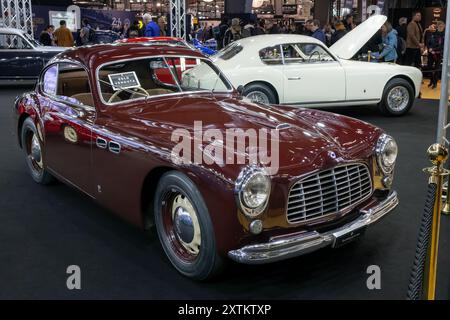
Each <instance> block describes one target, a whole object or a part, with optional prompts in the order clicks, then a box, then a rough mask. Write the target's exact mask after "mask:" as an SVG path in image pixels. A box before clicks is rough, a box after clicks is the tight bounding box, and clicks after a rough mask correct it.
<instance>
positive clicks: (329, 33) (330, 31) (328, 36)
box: [324, 23, 335, 47]
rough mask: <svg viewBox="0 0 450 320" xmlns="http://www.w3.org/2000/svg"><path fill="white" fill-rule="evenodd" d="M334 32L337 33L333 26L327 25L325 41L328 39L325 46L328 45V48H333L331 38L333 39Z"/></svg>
mask: <svg viewBox="0 0 450 320" xmlns="http://www.w3.org/2000/svg"><path fill="white" fill-rule="evenodd" d="M334 32H335V31H334V30H333V28H332V27H331V24H330V23H327V24H326V25H325V28H324V33H325V39H326V42H325V44H326V45H327V47H331V38H333V34H334Z"/></svg>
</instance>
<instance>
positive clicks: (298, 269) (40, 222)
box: [0, 88, 450, 299]
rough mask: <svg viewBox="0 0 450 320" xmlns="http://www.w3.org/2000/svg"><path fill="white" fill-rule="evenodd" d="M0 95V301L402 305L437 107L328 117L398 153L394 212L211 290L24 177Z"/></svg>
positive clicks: (136, 235)
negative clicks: (70, 285)
mask: <svg viewBox="0 0 450 320" xmlns="http://www.w3.org/2000/svg"><path fill="white" fill-rule="evenodd" d="M24 90H26V88H14V89H0V99H1V100H0V101H1V107H0V145H2V146H3V149H2V152H1V157H0V168H1V169H0V193H1V196H0V208H1V209H0V299H48V298H56V299H103V298H104V299H117V298H123V299H404V298H405V296H406V291H407V287H408V279H409V274H410V267H411V264H412V262H413V258H414V252H415V246H416V238H417V233H418V229H419V222H420V218H421V215H422V210H423V205H424V200H425V190H426V183H427V175H426V174H424V173H423V172H422V168H424V167H426V166H429V162H428V160H427V158H426V149H427V147H428V146H429V145H430V144H431V143H433V141H434V137H435V131H436V130H435V127H436V122H437V121H436V120H437V111H438V110H437V101H431V100H418V101H417V103H416V105H415V108H414V109H413V111H412V112H411V113H410V114H409V115H407V116H405V117H403V118H386V117H383V116H381V115H380V114H379V113H378V112H377V111H376V109H375V108H370V107H359V108H358V107H355V108H351V109H334V111H335V112H338V113H342V114H345V115H349V116H353V117H355V118H359V119H362V120H365V121H367V122H371V123H374V124H376V125H378V126H380V127H382V128H383V129H385V130H386V131H387V132H388V133H389V134H391V135H393V136H394V137H395V138H396V139H397V141H398V143H399V147H400V157H399V161H398V163H397V170H396V180H395V188H396V189H397V190H398V192H399V195H400V206H399V208H398V209H397V210H396V211H395V213H393V214H392V215H390V216H389V217H387V218H386V219H385V220H383V221H381V222H380V223H379V224H377V225H375V226H374V227H372V228H371V229H369V230H368V231H367V233H366V236H365V238H363V239H362V240H361V241H359V242H356V243H353V244H350V245H349V246H346V247H342V248H340V249H337V250H331V249H326V250H322V251H319V252H316V253H313V254H310V255H307V256H303V257H299V258H296V259H291V260H287V261H284V262H279V263H275V264H271V265H265V266H243V265H238V264H234V263H230V265H229V268H228V269H227V271H226V273H225V274H224V275H223V276H222V277H221V278H220V279H217V280H216V281H214V282H209V283H198V282H193V281H191V280H188V279H186V278H184V277H183V276H181V275H180V274H178V273H177V272H176V271H175V269H174V268H173V267H172V266H171V265H170V263H169V261H168V260H167V258H166V257H165V255H164V253H163V250H162V248H161V247H160V244H159V241H158V239H157V236H156V235H155V234H151V235H146V234H144V233H143V232H142V231H140V230H138V229H136V228H134V227H132V226H129V225H127V224H126V223H125V222H122V221H121V220H119V219H118V218H115V217H114V216H112V215H110V214H109V212H108V211H107V210H104V209H102V208H101V207H100V206H98V205H97V204H95V203H94V202H93V201H92V200H90V199H89V198H88V197H86V196H84V195H83V194H81V193H79V192H77V191H75V190H73V189H71V188H69V187H67V186H65V185H63V184H56V185H53V186H51V187H42V186H39V185H37V184H35V183H34V182H33V181H32V179H31V178H30V177H29V176H28V173H27V171H26V168H25V162H24V159H23V156H22V153H21V150H20V149H19V148H18V147H17V144H16V140H15V136H13V132H14V130H15V128H13V125H12V120H11V119H12V118H11V108H12V105H13V101H14V97H15V96H16V95H18V94H20V93H21V92H23V91H24ZM441 240H442V241H441V244H440V249H441V250H440V269H439V279H438V280H439V283H438V290H437V297H438V298H440V299H449V298H450V217H443V221H442V233H441ZM69 265H78V266H80V268H81V286H82V288H81V290H74V291H69V290H68V289H67V287H66V279H67V276H68V275H67V274H66V269H67V267H68V266H69ZM371 265H378V266H379V267H380V268H381V286H382V287H381V290H374V291H370V290H368V289H367V286H366V280H367V278H368V275H367V273H366V269H367V267H369V266H371Z"/></svg>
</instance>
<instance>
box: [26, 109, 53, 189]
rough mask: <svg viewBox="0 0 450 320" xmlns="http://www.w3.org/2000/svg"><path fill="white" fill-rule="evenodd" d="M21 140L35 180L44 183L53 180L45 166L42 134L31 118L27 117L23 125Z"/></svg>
mask: <svg viewBox="0 0 450 320" xmlns="http://www.w3.org/2000/svg"><path fill="white" fill-rule="evenodd" d="M21 142H22V149H23V151H24V154H25V160H26V163H27V167H28V171H29V173H30V175H31V177H32V178H33V180H34V181H35V182H37V183H39V184H43V185H47V184H50V183H51V182H53V181H54V178H53V176H52V175H51V174H50V173H49V172H48V171H47V169H46V166H45V161H44V156H43V152H42V142H41V138H40V135H39V133H38V130H37V129H36V126H35V125H34V122H33V120H32V119H31V118H27V119H26V120H25V121H24V123H23V125H22V132H21Z"/></svg>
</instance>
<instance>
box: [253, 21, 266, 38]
mask: <svg viewBox="0 0 450 320" xmlns="http://www.w3.org/2000/svg"><path fill="white" fill-rule="evenodd" d="M264 23H265V21H264V20H259V22H258V23H257V24H256V27H255V36H260V35H263V34H266V30H265V28H264Z"/></svg>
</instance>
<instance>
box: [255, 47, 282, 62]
mask: <svg viewBox="0 0 450 320" xmlns="http://www.w3.org/2000/svg"><path fill="white" fill-rule="evenodd" d="M280 48H281V46H274V47H268V48H264V49H262V50H261V51H259V57H260V58H261V61H262V62H264V63H265V64H270V65H279V64H283V56H282V53H281V49H280Z"/></svg>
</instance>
